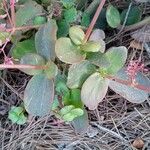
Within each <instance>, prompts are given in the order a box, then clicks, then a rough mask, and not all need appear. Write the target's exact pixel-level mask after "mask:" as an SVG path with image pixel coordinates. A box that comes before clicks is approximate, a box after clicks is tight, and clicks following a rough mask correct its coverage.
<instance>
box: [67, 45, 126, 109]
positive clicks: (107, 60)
mask: <svg viewBox="0 0 150 150" xmlns="http://www.w3.org/2000/svg"><path fill="white" fill-rule="evenodd" d="M126 59H127V49H126V48H125V47H123V46H120V47H112V48H110V49H109V50H108V51H107V52H106V53H100V52H96V53H92V54H90V55H89V56H88V60H84V61H82V62H79V63H76V64H72V65H71V66H70V68H69V72H68V78H67V85H68V86H69V88H71V89H74V88H81V101H82V102H83V103H84V104H85V105H86V106H87V107H88V108H89V109H91V110H94V109H95V108H96V107H97V106H98V104H99V102H101V101H102V100H103V98H104V97H105V95H106V93H107V90H108V86H109V82H110V81H109V80H108V79H107V76H108V75H115V74H116V73H117V72H118V71H119V70H120V69H121V68H122V67H123V66H124V64H125V62H126Z"/></svg>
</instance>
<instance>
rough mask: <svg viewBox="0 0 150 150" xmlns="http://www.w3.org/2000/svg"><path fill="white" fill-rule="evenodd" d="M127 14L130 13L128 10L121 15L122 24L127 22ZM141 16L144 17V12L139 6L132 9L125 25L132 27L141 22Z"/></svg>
mask: <svg viewBox="0 0 150 150" xmlns="http://www.w3.org/2000/svg"><path fill="white" fill-rule="evenodd" d="M127 12H128V9H125V10H123V11H122V13H121V22H122V24H123V23H124V21H125V18H126V14H127ZM141 16H142V11H141V9H140V8H139V7H137V6H135V7H131V9H130V11H129V14H128V17H127V20H126V24H125V25H132V24H135V23H137V22H139V21H140V20H141Z"/></svg>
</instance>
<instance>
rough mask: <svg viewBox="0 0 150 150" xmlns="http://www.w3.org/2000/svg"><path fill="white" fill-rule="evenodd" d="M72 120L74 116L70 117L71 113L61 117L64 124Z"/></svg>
mask: <svg viewBox="0 0 150 150" xmlns="http://www.w3.org/2000/svg"><path fill="white" fill-rule="evenodd" d="M74 118H75V117H74V115H72V114H71V113H68V114H66V115H64V116H63V117H62V119H63V120H64V121H66V122H70V121H73V119H74Z"/></svg>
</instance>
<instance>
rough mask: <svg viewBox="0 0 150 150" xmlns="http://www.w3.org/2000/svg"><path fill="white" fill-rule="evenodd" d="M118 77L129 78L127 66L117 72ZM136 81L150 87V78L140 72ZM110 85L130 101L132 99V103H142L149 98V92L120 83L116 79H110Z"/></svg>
mask: <svg viewBox="0 0 150 150" xmlns="http://www.w3.org/2000/svg"><path fill="white" fill-rule="evenodd" d="M116 78H119V79H122V80H129V78H128V75H127V73H126V70H125V68H123V69H121V70H120V71H119V72H118V73H117V75H116ZM136 82H137V83H139V84H141V85H143V86H147V87H150V80H149V79H148V78H147V77H145V76H144V75H142V73H140V72H139V73H138V74H137V76H136ZM109 87H110V88H111V89H112V90H113V91H115V92H116V93H118V94H119V95H121V96H122V97H124V98H125V99H127V100H128V101H130V102H131V103H142V102H144V101H145V100H147V99H148V93H147V92H145V91H142V90H139V89H137V88H134V87H131V86H127V85H124V84H121V83H118V82H116V81H111V80H110V83H109Z"/></svg>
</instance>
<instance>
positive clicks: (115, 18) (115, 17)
mask: <svg viewBox="0 0 150 150" xmlns="http://www.w3.org/2000/svg"><path fill="white" fill-rule="evenodd" d="M106 19H107V23H108V24H109V26H110V27H112V28H117V27H118V26H119V25H120V22H121V19H120V13H119V11H118V9H117V8H115V7H114V6H113V5H109V6H108V7H107V11H106Z"/></svg>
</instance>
